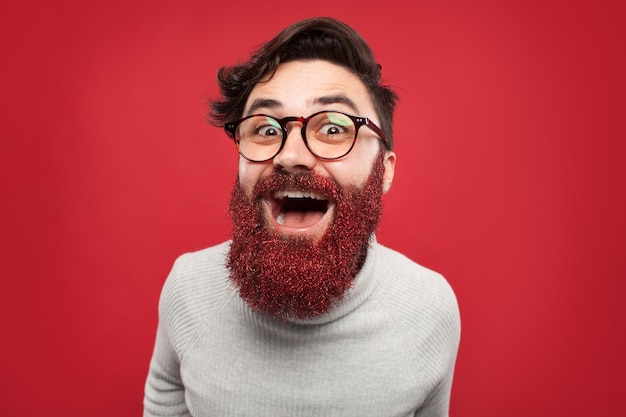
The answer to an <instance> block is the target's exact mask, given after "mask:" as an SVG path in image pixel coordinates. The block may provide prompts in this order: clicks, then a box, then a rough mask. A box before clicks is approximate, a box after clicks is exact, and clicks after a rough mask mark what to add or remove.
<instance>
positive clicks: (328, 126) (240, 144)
mask: <svg viewBox="0 0 626 417" xmlns="http://www.w3.org/2000/svg"><path fill="white" fill-rule="evenodd" d="M291 122H299V123H302V129H301V133H302V139H303V140H304V144H305V145H306V147H307V149H308V150H309V151H310V152H311V153H312V154H313V155H315V156H316V157H317V158H319V159H323V160H333V159H339V158H342V157H344V156H346V155H347V154H348V153H349V152H350V151H351V150H352V148H353V147H354V143H355V142H356V138H357V135H358V133H359V129H360V128H361V127H362V126H367V127H368V128H369V129H370V130H372V131H373V132H374V133H376V135H378V137H379V139H380V140H381V141H382V142H383V143H384V144H385V148H386V149H387V150H389V143H388V141H387V139H386V138H385V135H384V133H383V132H382V130H380V128H379V127H378V126H376V125H375V124H374V123H372V121H370V120H369V119H368V118H367V117H364V116H353V115H350V114H346V113H342V112H337V111H321V112H317V113H314V114H312V115H310V116H309V117H297V116H289V117H283V118H282V119H277V118H275V117H272V116H268V115H266V114H253V115H250V116H247V117H244V118H243V119H240V120H237V121H235V122H232V123H226V125H225V126H224V130H225V131H226V133H227V134H228V136H229V137H230V138H231V139H233V140H234V141H235V144H236V145H237V149H238V151H239V154H240V155H241V156H243V157H244V158H246V159H247V160H248V161H252V162H265V161H269V160H270V159H272V158H274V157H275V156H276V155H278V154H279V153H280V151H281V150H282V149H283V146H285V140H286V139H287V135H288V132H287V124H288V123H291Z"/></svg>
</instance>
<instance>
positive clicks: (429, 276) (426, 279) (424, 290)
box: [374, 243, 460, 344]
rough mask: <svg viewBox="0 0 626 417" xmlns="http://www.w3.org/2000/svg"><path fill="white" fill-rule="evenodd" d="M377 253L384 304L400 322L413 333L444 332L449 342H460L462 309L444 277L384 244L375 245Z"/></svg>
mask: <svg viewBox="0 0 626 417" xmlns="http://www.w3.org/2000/svg"><path fill="white" fill-rule="evenodd" d="M374 250H375V251H376V253H377V259H378V262H377V269H378V271H377V273H378V274H381V275H382V276H383V284H382V286H383V297H384V299H385V301H384V302H385V304H386V305H387V306H389V308H390V309H392V310H393V311H394V312H395V315H396V317H397V318H398V320H399V321H401V322H403V323H404V325H405V326H408V327H409V328H410V329H412V330H416V331H420V332H427V333H430V332H444V333H446V334H445V338H447V339H449V343H451V344H455V343H456V342H458V339H459V336H460V335H459V333H460V313H459V306H458V302H457V298H456V295H455V293H454V290H453V289H452V287H451V286H450V284H449V282H448V281H447V280H446V279H445V277H444V276H443V275H441V274H440V273H438V272H435V271H433V270H431V269H429V268H427V267H425V266H423V265H420V264H418V263H417V262H415V261H413V260H411V259H410V258H408V257H407V256H405V255H404V254H402V253H400V252H398V251H395V250H393V249H390V248H388V247H385V246H383V245H381V244H378V243H376V244H375V245H374ZM442 337H444V335H443V334H442Z"/></svg>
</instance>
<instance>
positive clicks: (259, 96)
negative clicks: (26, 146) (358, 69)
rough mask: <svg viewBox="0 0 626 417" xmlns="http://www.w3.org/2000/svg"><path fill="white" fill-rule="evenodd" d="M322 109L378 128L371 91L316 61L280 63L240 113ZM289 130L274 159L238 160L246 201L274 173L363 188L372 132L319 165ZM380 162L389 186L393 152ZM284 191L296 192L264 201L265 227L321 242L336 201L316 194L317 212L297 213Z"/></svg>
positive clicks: (294, 129) (373, 144)
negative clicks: (306, 174)
mask: <svg viewBox="0 0 626 417" xmlns="http://www.w3.org/2000/svg"><path fill="white" fill-rule="evenodd" d="M321 110H336V111H342V112H345V113H349V114H354V115H358V116H366V117H368V118H370V119H371V120H372V121H373V122H374V123H376V124H378V125H380V123H379V120H378V119H377V116H376V113H375V111H374V106H373V104H372V101H371V99H370V96H369V93H368V92H367V89H366V87H365V85H364V84H363V83H362V82H361V80H360V79H359V78H358V77H357V76H356V75H354V74H353V73H352V72H350V71H349V70H347V69H345V68H344V67H342V66H339V65H336V64H332V63H330V62H327V61H319V60H316V61H292V62H288V63H284V64H282V65H280V66H279V67H278V70H277V71H276V74H275V75H274V76H273V77H272V78H271V79H270V80H269V81H267V82H264V83H259V84H257V85H256V86H255V87H254V89H253V90H252V92H251V94H250V96H249V97H248V101H247V102H246V106H245V108H244V112H243V115H244V116H247V115H249V114H253V113H264V114H268V115H271V116H275V117H277V118H282V117H286V116H304V117H307V116H309V115H311V114H313V113H315V112H318V111H321ZM289 128H290V130H289V134H288V136H287V139H286V142H285V146H284V147H283V149H282V150H281V152H280V153H279V154H278V155H276V157H274V158H273V159H272V160H270V161H267V162H250V161H248V160H246V159H244V158H242V157H240V158H239V182H240V186H241V188H242V189H243V190H244V192H245V193H246V194H247V195H248V197H251V196H252V193H253V189H254V186H255V185H256V184H257V183H258V181H259V180H261V179H262V178H265V177H267V176H269V175H271V174H272V173H274V172H276V171H281V172H289V173H297V172H310V173H314V174H316V175H319V176H322V177H329V178H332V179H333V180H334V181H336V182H337V183H338V184H339V185H340V186H341V187H345V186H356V187H362V186H363V185H364V184H365V182H366V180H367V178H368V177H369V175H370V171H371V169H372V163H373V161H374V158H375V156H376V155H377V154H378V153H379V152H380V141H379V139H378V137H377V136H376V134H375V133H374V132H372V131H371V130H369V129H367V128H361V129H360V130H359V134H358V139H357V141H356V143H355V145H354V148H353V149H352V151H351V152H350V153H349V154H348V155H346V156H345V157H343V158H341V159H338V160H333V161H322V160H320V159H318V158H316V157H315V156H314V155H313V154H311V152H309V150H308V149H307V148H306V145H305V143H304V141H303V140H302V135H301V132H300V125H299V124H298V123H291V124H290V125H289ZM383 164H384V174H383V177H384V178H383V180H384V183H385V184H386V187H388V186H389V185H390V184H391V180H392V179H393V172H394V166H395V154H394V153H393V152H391V151H386V152H385V155H384V160H383ZM283 191H294V190H271V191H270V192H267V193H265V195H264V196H263V198H262V207H263V211H264V216H265V219H266V221H267V224H268V226H269V227H270V228H272V229H273V230H274V231H276V232H277V233H280V234H282V235H285V236H291V237H295V236H308V237H311V238H313V239H314V240H316V239H319V238H320V237H321V236H322V235H323V234H324V232H325V231H326V230H327V229H328V227H329V225H330V224H331V222H332V221H333V219H334V217H335V215H336V201H334V200H333V199H332V196H328V195H325V196H324V195H315V196H313V197H314V199H320V201H318V202H317V203H316V204H317V206H316V207H317V208H318V209H315V210H302V211H301V210H298V207H297V206H296V205H290V204H289V203H288V202H289V201H290V199H289V196H290V195H289V194H285V193H283ZM292 195H293V194H292ZM285 197H286V198H285Z"/></svg>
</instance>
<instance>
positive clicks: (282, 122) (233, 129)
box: [224, 110, 390, 162]
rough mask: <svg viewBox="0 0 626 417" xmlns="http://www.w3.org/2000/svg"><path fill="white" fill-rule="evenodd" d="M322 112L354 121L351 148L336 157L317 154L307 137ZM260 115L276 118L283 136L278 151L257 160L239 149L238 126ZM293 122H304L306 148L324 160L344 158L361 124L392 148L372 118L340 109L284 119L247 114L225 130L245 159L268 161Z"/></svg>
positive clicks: (225, 126)
mask: <svg viewBox="0 0 626 417" xmlns="http://www.w3.org/2000/svg"><path fill="white" fill-rule="evenodd" d="M322 113H338V114H342V115H344V116H346V117H348V118H349V119H350V120H352V123H354V138H353V139H352V144H351V145H350V148H349V149H348V150H347V151H346V152H345V153H344V154H343V155H340V156H335V157H332V158H328V157H324V156H320V155H318V154H316V153H315V152H314V151H313V150H312V149H311V147H310V146H309V142H308V141H307V139H306V126H307V124H308V123H309V121H310V120H311V119H313V118H314V117H315V116H317V115H319V114H322ZM259 116H263V117H270V118H272V119H274V120H276V121H277V122H278V124H279V126H280V127H281V129H282V131H283V137H282V141H281V143H280V147H279V148H278V150H277V151H276V153H275V154H274V155H272V156H271V157H269V158H266V159H261V160H256V159H251V158H248V157H247V156H246V155H244V154H243V153H241V150H240V149H239V139H238V138H237V128H238V127H239V125H240V124H241V123H242V122H243V121H245V120H247V119H250V118H252V117H259ZM292 122H300V123H302V128H301V129H300V132H301V135H302V140H303V141H304V144H305V145H306V148H307V149H308V150H309V152H311V153H312V154H313V155H315V157H316V158H318V159H321V160H324V161H334V160H336V159H340V158H343V157H344V156H346V155H347V154H349V153H350V151H352V148H354V144H355V143H356V139H357V137H358V136H359V129H360V128H361V126H367V127H368V128H369V129H370V130H371V131H372V132H374V133H376V135H378V138H379V139H380V140H381V141H382V142H383V144H384V145H385V149H386V150H390V148H389V141H388V140H387V138H386V137H385V134H384V133H383V131H382V130H381V129H380V128H379V127H378V126H376V124H375V123H374V122H372V121H371V120H370V119H368V118H367V117H365V116H354V115H352V114H348V113H344V112H340V111H334V110H322V111H318V112H316V113H313V114H312V115H310V116H309V117H303V116H287V117H283V118H282V119H278V118H276V117H275V116H271V115H268V114H263V113H257V114H251V115H249V116H246V117H244V118H241V119H239V120H235V121H234V122H230V123H226V124H224V131H225V132H226V134H227V135H228V137H230V138H231V139H232V140H233V141H234V142H235V145H236V146H237V151H238V152H239V155H241V156H243V157H244V158H245V159H247V160H248V161H250V162H267V161H269V160H270V159H273V158H275V157H276V155H278V154H279V153H280V151H282V150H283V147H284V146H285V141H286V140H287V135H288V133H287V123H292Z"/></svg>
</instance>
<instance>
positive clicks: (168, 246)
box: [0, 0, 626, 417]
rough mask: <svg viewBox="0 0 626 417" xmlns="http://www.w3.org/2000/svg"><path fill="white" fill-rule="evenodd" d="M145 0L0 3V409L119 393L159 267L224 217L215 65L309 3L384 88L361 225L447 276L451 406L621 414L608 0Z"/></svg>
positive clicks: (230, 173) (619, 99)
mask: <svg viewBox="0 0 626 417" xmlns="http://www.w3.org/2000/svg"><path fill="white" fill-rule="evenodd" d="M53 3H56V4H53ZM165 3H166V2H161V1H150V2H148V1H145V2H141V3H140V2H132V1H108V2H83V1H78V0H75V1H56V2H51V1H39V2H32V1H22V2H19V4H18V3H17V2H14V4H5V5H3V7H2V12H1V13H0V23H1V24H0V34H1V37H0V39H1V40H0V45H1V48H2V49H1V51H0V53H1V58H0V62H1V64H0V86H1V90H0V104H1V107H0V121H1V125H0V126H1V130H0V135H1V137H2V140H1V143H2V145H1V146H2V148H1V152H0V167H1V168H0V170H1V181H2V203H1V208H0V210H1V215H2V217H1V220H2V221H1V226H0V227H1V228H2V229H1V236H2V248H1V249H2V251H1V256H2V271H3V277H2V287H1V288H2V290H0V315H1V316H0V317H1V321H0V325H1V328H0V334H1V335H2V336H1V339H0V353H1V358H2V368H1V374H0V415H2V416H12V417H16V416H37V415H49V416H63V417H73V416H77V417H78V416H81V417H82V416H90V417H98V416H103V417H104V416H106V417H110V416H116V417H125V416H128V417H130V416H137V415H140V414H141V401H142V395H143V383H144V379H145V375H146V372H147V367H148V362H149V359H150V355H151V350H152V343H153V338H154V332H155V326H156V307H157V300H158V295H159V291H160V287H161V285H162V283H163V280H164V279H165V277H166V274H167V273H168V270H169V268H170V266H171V264H172V262H173V260H174V259H175V257H176V256H177V255H179V254H180V253H182V252H185V251H190V250H195V249H199V248H202V247H205V246H208V245H212V244H215V243H218V242H220V241H223V240H224V239H226V238H227V237H228V230H229V223H228V217H227V215H226V209H225V204H226V201H227V198H228V193H229V190H230V187H231V184H232V182H233V180H234V174H235V170H236V160H237V155H236V153H235V149H234V147H233V146H232V144H231V143H230V142H229V141H228V140H227V139H226V137H225V135H224V134H222V132H221V131H219V130H218V129H216V128H213V127H210V126H208V125H207V124H206V123H205V120H204V118H205V113H206V111H207V108H206V106H205V99H206V98H207V97H209V96H212V95H214V94H215V93H216V88H215V81H214V80H215V73H216V70H217V69H218V67H219V66H220V65H223V64H228V63H234V62H235V61H236V60H238V59H243V58H245V57H246V56H247V53H248V51H249V50H250V49H251V48H253V47H256V46H257V45H258V44H259V43H261V42H262V41H264V40H267V39H269V38H270V37H271V36H272V35H274V34H275V33H276V32H277V31H278V30H279V29H280V28H282V27H283V26H284V25H286V24H289V23H291V22H293V21H294V20H296V19H299V18H302V17H307V16H312V15H332V16H335V17H339V18H342V19H344V20H345V21H347V22H348V23H350V24H352V25H353V26H354V27H355V28H356V29H357V30H359V31H360V32H361V33H362V34H363V35H364V36H365V38H366V39H368V40H369V42H370V44H371V45H372V47H373V48H374V49H375V51H376V52H377V56H378V59H379V61H380V62H381V63H382V64H383V73H384V76H385V78H386V80H387V82H388V83H389V84H391V85H393V86H395V87H396V88H397V89H398V91H399V93H400V96H401V102H400V105H399V108H398V112H397V123H396V142H397V149H396V150H397V153H398V165H397V176H396V181H395V183H394V186H393V187H392V190H391V192H390V193H389V194H388V195H387V196H386V200H385V201H386V217H385V220H384V222H383V225H382V227H381V231H380V233H379V240H380V241H381V242H382V243H384V244H386V245H388V246H391V247H394V248H396V249H398V250H400V251H402V252H404V253H406V254H407V255H409V256H410V257H412V258H413V259H415V260H417V261H418V262H420V263H422V264H424V265H426V266H428V267H431V268H433V269H435V270H438V271H440V272H442V273H443V274H445V275H446V276H447V278H448V280H449V281H450V283H451V284H452V285H453V287H454V288H455V290H456V292H457V295H458V298H459V303H460V306H461V312H462V318H463V337H462V344H461V348H460V352H459V358H458V366H457V372H456V378H455V384H454V389H453V397H452V415H454V416H456V417H470V416H477V417H478V416H480V417H502V416H507V417H526V416H534V417H540V416H546V417H548V416H570V417H571V416H581V417H582V416H599V415H620V414H621V415H624V413H626V405H624V401H623V399H621V396H622V394H623V390H624V388H626V386H625V385H624V382H623V381H624V373H625V371H626V366H625V360H624V356H623V352H624V351H626V349H625V348H626V343H625V341H624V318H625V313H624V309H623V305H624V291H625V290H626V285H625V284H624V282H625V280H624V272H623V271H624V269H625V267H626V262H625V259H626V257H625V256H624V248H625V247H626V239H625V237H624V236H625V233H626V227H625V226H626V225H625V221H624V212H626V201H625V200H626V187H625V185H626V184H625V181H624V169H623V168H622V165H623V160H624V156H625V155H626V152H625V146H624V141H625V139H626V138H625V129H624V96H625V95H624V93H625V91H624V90H625V89H624V84H625V82H624V74H625V73H626V66H625V63H624V46H625V42H624V31H623V29H621V27H622V26H623V17H624V11H623V10H621V9H620V7H619V6H618V4H619V2H618V1H615V2H612V4H611V3H610V2H608V1H600V2H598V1H579V2H572V1H559V2H556V1H542V2H535V3H533V2H528V1H505V2H503V1H490V2H485V1H481V2H471V1H470V2H467V1H458V2H454V3H449V2H441V1H415V2H410V3H413V5H411V6H409V5H405V6H401V5H393V4H391V3H388V2H385V3H383V4H381V5H379V7H374V6H365V5H363V4H362V2H336V1H329V2H327V1H324V0H322V1H317V2H314V3H310V2H309V3H301V4H298V5H297V6H294V4H295V3H293V2H283V5H282V7H277V6H272V5H270V4H266V3H262V2H261V3H259V2H255V3H253V2H247V5H245V6H244V5H241V4H240V3H237V4H235V3H228V4H226V5H224V6H216V5H214V2H210V1H206V0H202V1H189V2H179V3H181V4H180V5H177V6H171V5H166V4H165ZM392 3H393V2H392ZM172 4H174V2H172ZM183 4H184V5H183ZM287 5H291V6H288V7H287Z"/></svg>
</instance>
